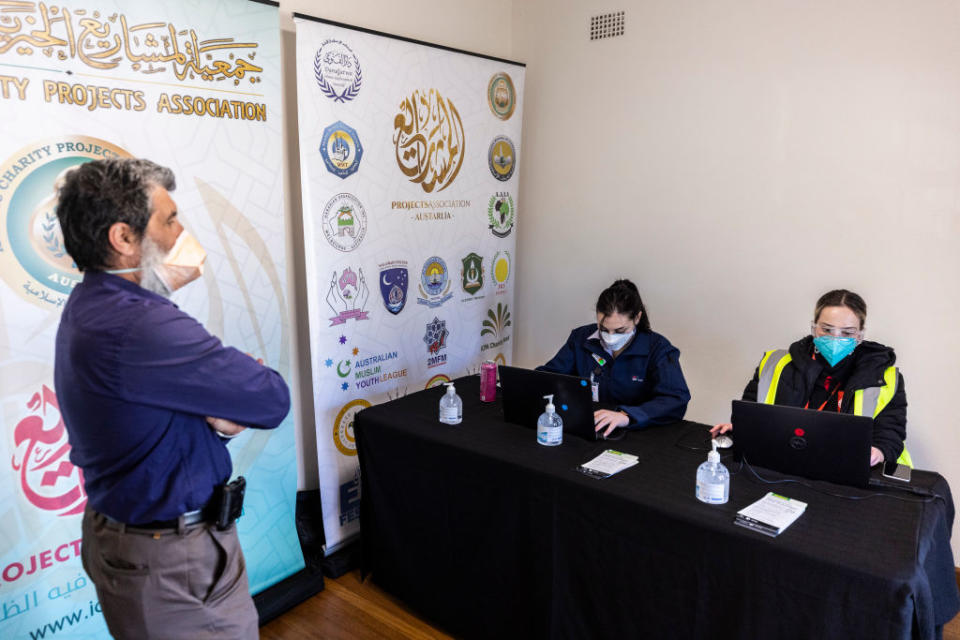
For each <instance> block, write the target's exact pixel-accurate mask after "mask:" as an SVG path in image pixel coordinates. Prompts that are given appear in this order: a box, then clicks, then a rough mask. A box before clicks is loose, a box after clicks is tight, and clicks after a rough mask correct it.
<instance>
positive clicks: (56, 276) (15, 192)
mask: <svg viewBox="0 0 960 640" xmlns="http://www.w3.org/2000/svg"><path fill="white" fill-rule="evenodd" d="M116 157H130V154H129V153H127V152H126V151H125V150H123V149H121V148H120V147H118V146H116V145H113V144H111V143H109V142H106V141H105V140H99V139H97V138H89V137H86V136H67V137H63V138H55V139H52V140H47V141H44V142H38V143H36V144H32V145H29V146H27V147H24V148H22V149H20V150H19V151H17V152H16V153H14V154H13V155H11V156H10V157H9V158H7V159H6V160H4V161H3V164H2V165H0V279H2V280H3V281H4V282H6V283H7V285H8V286H9V287H10V288H11V289H13V290H14V291H15V292H16V293H17V295H19V296H20V297H21V298H23V299H24V300H28V301H30V302H32V303H33V304H35V305H37V306H39V307H42V308H44V309H60V308H61V307H62V306H63V305H64V304H65V303H66V301H67V297H68V296H69V295H70V292H71V291H73V287H74V286H76V284H77V283H78V282H80V280H81V279H82V278H83V276H82V274H81V273H80V272H79V271H78V270H77V267H76V265H75V264H74V263H73V260H72V259H71V258H70V256H69V254H67V250H66V247H65V246H64V243H63V234H62V233H61V231H60V223H59V222H58V221H57V214H56V208H57V189H58V188H59V185H60V184H61V182H62V181H63V178H64V176H65V175H66V173H67V172H68V171H69V170H70V169H72V168H74V167H75V166H77V165H79V164H82V163H84V162H89V161H90V160H96V159H101V158H116Z"/></svg>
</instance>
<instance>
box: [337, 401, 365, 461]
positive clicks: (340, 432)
mask: <svg viewBox="0 0 960 640" xmlns="http://www.w3.org/2000/svg"><path fill="white" fill-rule="evenodd" d="M369 406H370V403H369V402H367V401H366V400H364V399H363V398H357V399H356V400H351V401H350V402H348V403H347V404H345V405H343V408H341V409H340V411H339V412H338V413H337V417H336V419H334V421H333V444H334V445H336V447H337V451H339V452H340V453H342V454H343V455H345V456H355V455H357V440H356V438H355V437H354V435H353V420H354V418H355V417H356V415H357V413H358V412H360V411H362V410H364V409H366V408H367V407H369Z"/></svg>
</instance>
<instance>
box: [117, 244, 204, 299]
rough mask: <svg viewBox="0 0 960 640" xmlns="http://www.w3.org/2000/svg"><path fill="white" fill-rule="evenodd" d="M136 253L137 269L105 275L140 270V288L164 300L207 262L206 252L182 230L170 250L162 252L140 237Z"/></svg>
mask: <svg viewBox="0 0 960 640" xmlns="http://www.w3.org/2000/svg"><path fill="white" fill-rule="evenodd" d="M140 252H141V253H140V266H139V267H136V268H133V269H117V270H113V271H108V272H107V273H130V272H133V271H141V272H143V275H142V276H141V278H140V286H141V287H143V288H144V289H146V290H147V291H152V292H153V293H156V294H158V295H161V296H164V297H167V298H169V297H170V295H171V294H172V293H173V292H174V291H176V290H177V289H180V288H181V287H184V286H185V285H187V284H189V283H191V282H193V281H194V280H196V279H197V278H199V277H200V276H201V275H203V263H204V261H205V260H206V259H207V252H206V251H204V250H203V247H202V246H200V243H199V242H197V240H196V238H194V237H193V236H192V235H190V232H189V231H187V230H186V229H184V230H183V231H181V232H180V235H179V236H177V240H176V242H174V243H173V247H172V248H171V249H170V251H168V252H166V253H164V252H163V250H162V249H160V246H159V245H158V244H157V243H156V242H154V241H153V240H151V239H150V238H148V237H147V236H144V237H143V240H142V241H141V242H140Z"/></svg>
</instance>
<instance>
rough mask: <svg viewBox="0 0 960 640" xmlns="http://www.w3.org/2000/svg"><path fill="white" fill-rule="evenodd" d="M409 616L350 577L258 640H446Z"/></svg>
mask: <svg viewBox="0 0 960 640" xmlns="http://www.w3.org/2000/svg"><path fill="white" fill-rule="evenodd" d="M449 637H450V636H448V635H446V634H444V633H442V632H440V631H438V630H436V629H434V628H433V627H431V626H430V625H428V624H427V623H425V622H422V621H421V620H420V619H419V618H417V617H416V616H415V615H413V614H412V613H410V612H409V611H408V610H407V608H406V607H404V606H403V605H402V604H401V603H400V602H399V601H397V600H396V599H395V598H393V597H391V596H389V595H387V594H385V593H384V592H383V591H381V590H380V589H378V588H377V587H375V586H374V585H373V582H372V581H371V580H370V579H369V578H368V579H367V580H366V582H360V571H359V570H357V571H351V572H350V573H348V574H346V575H343V576H341V577H339V578H337V579H336V580H329V579H328V580H327V581H326V588H325V589H324V590H323V591H321V592H320V593H318V594H317V595H315V596H314V597H312V598H310V599H309V600H307V601H306V602H304V603H303V604H301V605H299V606H297V607H295V608H294V609H292V610H291V611H288V612H287V613H285V614H283V615H282V616H280V617H279V618H277V619H276V620H274V621H273V622H271V623H270V624H268V625H266V626H265V627H263V628H262V629H260V638H261V640H313V639H314V638H324V639H325V640H341V639H342V640H348V639H349V640H368V639H378V638H415V639H417V640H420V639H426V638H449ZM943 638H944V640H960V616H958V617H956V618H954V619H953V622H951V623H950V624H948V625H947V627H946V628H945V629H944V632H943Z"/></svg>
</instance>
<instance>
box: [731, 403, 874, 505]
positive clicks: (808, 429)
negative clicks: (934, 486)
mask: <svg viewBox="0 0 960 640" xmlns="http://www.w3.org/2000/svg"><path fill="white" fill-rule="evenodd" d="M731 435H732V436H733V450H734V457H735V459H737V460H740V459H742V458H744V457H745V458H746V460H747V462H748V463H749V464H750V465H753V466H760V467H766V468H767V469H773V470H774V471H779V472H781V473H788V474H791V475H796V476H803V477H805V478H810V479H811V480H826V481H828V482H834V483H836V484H845V485H849V486H853V487H866V486H867V485H868V483H869V481H870V445H871V442H872V440H873V419H872V418H867V417H864V416H855V415H851V414H848V413H833V412H831V411H814V410H812V409H800V408H798V407H785V406H782V405H775V404H760V403H757V402H746V401H743V400H734V401H733V433H732V434H731Z"/></svg>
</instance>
